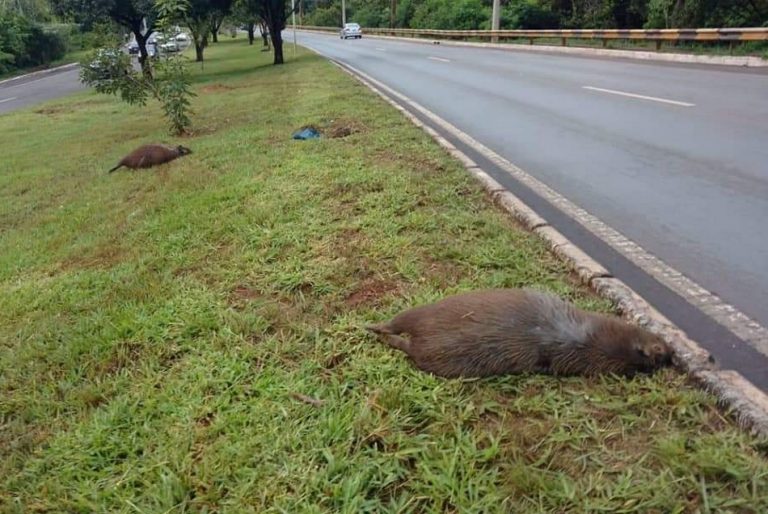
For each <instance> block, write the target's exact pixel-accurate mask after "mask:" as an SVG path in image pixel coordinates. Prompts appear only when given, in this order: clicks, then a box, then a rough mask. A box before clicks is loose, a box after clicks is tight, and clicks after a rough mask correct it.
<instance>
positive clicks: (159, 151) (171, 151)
mask: <svg viewBox="0 0 768 514" xmlns="http://www.w3.org/2000/svg"><path fill="white" fill-rule="evenodd" d="M190 153H192V150H190V149H189V148H187V147H185V146H181V145H179V146H169V145H160V144H149V145H143V146H140V147H138V148H137V149H135V150H134V151H132V152H131V153H129V154H128V155H126V156H125V157H123V158H122V159H121V160H120V162H119V163H117V166H115V167H114V168H112V169H111V170H109V173H112V172H113V171H115V170H116V169H118V168H120V167H121V166H125V167H126V168H130V169H132V170H135V169H137V168H151V167H152V166H157V165H159V164H164V163H166V162H170V161H172V160H174V159H176V158H178V157H181V156H182V155H188V154H190Z"/></svg>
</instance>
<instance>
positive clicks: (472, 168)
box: [317, 52, 768, 437]
mask: <svg viewBox="0 0 768 514" xmlns="http://www.w3.org/2000/svg"><path fill="white" fill-rule="evenodd" d="M317 53H319V52H317ZM321 55H322V54H321ZM331 62H332V63H333V64H335V65H336V66H337V67H339V68H340V69H341V70H343V71H344V72H346V73H347V74H349V75H351V76H352V77H353V78H355V79H356V80H357V81H359V82H361V83H362V84H364V85H365V86H366V87H368V88H369V89H371V90H372V91H373V92H374V93H376V94H377V95H379V96H380V97H381V98H382V99H383V100H384V101H385V102H387V103H388V104H390V105H391V106H392V107H394V108H395V109H396V110H398V111H400V112H401V113H402V114H403V115H404V116H405V117H406V118H408V119H409V120H410V121H411V122H412V123H413V124H414V125H416V126H417V127H419V128H421V129H422V130H424V131H425V132H426V133H427V134H429V135H430V136H431V137H433V138H434V139H435V141H437V143H438V144H440V146H442V147H443V148H445V149H446V150H447V151H448V152H449V153H450V154H451V155H452V156H454V157H456V158H457V159H458V160H459V161H460V162H461V163H462V164H463V166H464V167H465V169H466V170H467V172H469V173H470V174H471V175H472V176H473V177H475V178H476V179H477V180H478V182H480V184H482V186H483V188H484V189H485V191H486V193H487V194H488V195H489V196H490V198H491V199H492V200H494V202H495V203H496V205H498V206H499V207H501V208H502V209H503V210H504V211H505V212H507V213H508V214H510V215H511V216H512V217H513V218H515V219H516V220H518V221H519V222H520V223H521V224H522V225H523V226H525V227H526V228H528V229H529V230H530V231H532V232H533V233H534V234H536V235H537V236H538V237H540V238H542V239H543V240H544V241H545V242H546V243H547V244H548V245H549V247H550V249H551V250H552V252H553V253H554V254H555V255H557V256H558V257H559V258H561V259H563V260H564V261H565V262H566V264H567V265H568V266H569V268H570V269H572V270H573V271H574V272H575V273H576V274H577V275H578V276H579V278H580V280H581V281H582V283H584V284H585V285H587V286H589V287H590V288H591V289H593V290H594V291H595V292H596V293H597V294H598V295H599V296H601V297H603V298H606V299H608V300H610V301H611V302H612V303H613V304H614V305H615V306H616V307H617V308H618V310H619V311H620V312H621V314H622V315H623V316H624V317H625V318H626V319H628V320H629V321H631V322H633V323H636V324H638V325H640V326H644V327H646V328H647V329H648V330H650V331H651V332H654V333H656V334H658V335H660V336H661V337H662V338H663V339H664V340H665V341H666V342H667V343H668V344H669V345H670V346H671V347H672V349H673V351H674V363H675V365H676V366H677V367H678V368H680V369H681V370H683V371H684V372H686V373H687V374H688V376H689V377H691V378H692V379H693V380H694V381H695V382H696V383H697V384H698V385H699V386H700V387H702V388H703V389H705V390H707V391H709V392H710V393H711V394H714V395H715V397H716V398H717V400H718V403H719V404H720V406H721V407H724V408H725V409H726V410H729V411H730V412H731V413H732V415H733V417H734V419H735V420H736V422H737V423H738V425H739V426H740V427H741V428H743V429H746V430H748V431H749V432H750V433H752V434H753V435H759V436H763V437H768V395H766V394H765V393H763V392H762V391H761V390H759V389H757V388H756V387H755V386H754V385H752V384H751V383H750V382H749V381H747V380H746V379H745V378H744V377H743V376H742V375H741V374H739V373H738V372H736V371H733V370H722V369H718V368H717V366H716V365H715V363H714V362H713V359H712V358H711V356H710V354H709V352H707V351H706V350H704V349H703V348H701V346H699V345H698V344H697V343H696V342H695V341H693V340H691V339H689V338H688V337H687V335H686V334H685V333H684V332H683V331H682V330H680V329H679V328H678V327H677V326H675V325H674V324H673V323H672V322H671V321H670V320H668V319H667V318H666V317H665V316H664V315H662V314H661V313H660V312H658V311H657V310H656V309H654V308H653V307H652V306H651V305H650V304H648V302H646V301H645V300H644V299H643V298H642V297H641V296H640V295H638V294H637V293H636V292H635V291H633V290H632V289H631V288H630V287H629V286H627V285H626V284H625V283H624V282H622V281H621V280H619V279H617V278H615V277H612V276H611V275H610V273H609V272H608V271H607V270H606V269H605V268H604V267H603V266H601V265H600V264H599V263H597V262H596V261H594V260H593V259H592V258H591V257H589V255H588V254H587V253H586V252H584V251H583V250H581V249H580V248H579V247H578V246H576V245H575V244H573V243H572V242H571V241H570V240H569V239H568V238H566V237H565V236H564V235H562V234H561V233H560V232H559V231H557V230H556V229H555V228H554V227H552V226H550V225H549V224H548V223H547V221H546V220H545V219H544V218H542V217H541V216H539V215H538V214H537V213H536V212H535V211H534V210H533V209H531V208H530V207H529V206H528V205H526V204H525V203H524V202H523V201H522V200H520V199H519V198H518V197H516V196H515V195H514V194H513V193H512V192H510V191H507V190H505V189H504V187H503V186H501V184H499V183H498V182H496V181H495V180H494V179H493V178H492V177H491V176H490V175H488V174H487V173H486V172H485V171H483V170H482V169H481V168H480V167H479V166H478V165H477V164H476V163H475V162H474V161H472V159H470V158H469V156H467V155H466V154H464V153H463V152H462V151H461V150H459V149H457V148H456V147H455V146H454V145H453V144H451V143H450V142H449V141H448V140H447V139H445V138H444V137H443V136H441V135H440V134H439V133H437V132H436V131H435V130H434V129H432V128H431V127H429V126H427V125H425V124H424V123H423V122H422V121H421V120H419V119H418V118H417V117H416V116H414V115H413V114H412V113H411V112H409V111H408V110H407V109H405V108H404V107H403V106H401V105H400V104H398V103H397V102H395V101H394V100H393V99H391V98H390V97H389V96H387V94H385V93H384V92H383V91H381V90H380V89H379V88H378V87H377V86H376V85H375V84H373V83H372V82H370V81H368V80H367V79H366V78H364V77H363V76H362V75H359V74H358V72H357V70H354V69H353V68H352V67H348V66H346V65H343V64H341V63H338V62H336V61H334V60H331Z"/></svg>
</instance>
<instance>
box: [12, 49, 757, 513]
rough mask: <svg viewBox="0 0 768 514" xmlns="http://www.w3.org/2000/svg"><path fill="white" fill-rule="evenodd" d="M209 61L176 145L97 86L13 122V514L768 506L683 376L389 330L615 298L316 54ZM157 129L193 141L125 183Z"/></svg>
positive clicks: (251, 53)
mask: <svg viewBox="0 0 768 514" xmlns="http://www.w3.org/2000/svg"><path fill="white" fill-rule="evenodd" d="M288 55H289V56H290V52H289V53H288ZM206 57H207V58H208V60H207V61H206V63H205V67H204V69H202V70H201V69H200V68H196V72H195V80H196V85H195V89H196V91H197V93H198V94H199V96H198V97H197V98H196V99H195V103H194V105H195V110H196V113H197V114H196V117H195V118H194V121H195V133H194V134H193V135H191V136H187V137H184V138H181V139H173V138H169V137H167V136H166V127H165V122H164V120H163V118H162V115H161V112H160V110H159V108H158V107H157V106H156V105H151V106H149V107H148V108H146V109H144V110H140V109H137V108H132V107H128V106H125V105H123V104H121V103H119V102H118V101H117V100H116V99H114V98H110V97H104V96H96V95H94V94H91V93H82V94H78V95H75V96H73V97H71V98H68V99H66V100H64V101H57V102H52V103H47V104H45V105H40V106H37V107H33V108H30V109H27V110H25V111H21V112H16V113H14V114H11V115H6V116H2V117H0V133H2V138H0V152H1V153H2V155H3V166H2V172H0V510H2V511H3V512H106V511H109V512H219V511H221V512H249V511H250V512H291V513H294V512H350V513H353V512H354V513H358V512H498V511H505V510H506V511H511V512H549V511H552V512H565V511H569V512H588V511H595V510H603V511H608V512H635V511H637V512H659V513H662V512H663V513H669V512H697V511H698V512H716V511H718V512H722V511H730V512H765V511H766V510H768V463H767V462H766V460H765V454H766V451H767V448H768V446H766V444H765V443H764V442H761V441H758V440H755V439H753V438H751V437H749V436H747V435H745V434H744V433H742V432H740V431H739V430H737V429H736V427H735V426H734V425H733V423H732V422H730V421H729V420H728V419H727V418H726V417H724V416H723V414H722V413H721V412H720V411H718V409H717V408H716V406H715V401H714V399H713V398H712V397H710V396H708V395H706V394H704V393H702V392H700V391H698V390H696V389H695V388H694V387H692V386H691V385H689V384H688V383H687V382H686V380H685V378H684V377H681V376H679V375H678V374H676V373H674V372H672V371H665V372H663V373H660V374H658V375H656V376H654V377H640V378H637V379H635V380H631V381H627V380H621V379H614V378H602V379H595V380H584V379H580V378H571V379H554V378H551V377H544V376H513V377H504V378H497V379H491V380H474V381H460V380H443V379H438V378H436V377H432V376H429V375H426V374H423V373H421V372H418V371H416V370H415V369H414V368H413V367H412V366H411V365H410V364H409V363H408V362H407V361H406V359H405V357H404V355H403V354H400V353H395V352H393V351H392V350H390V349H388V348H385V347H384V346H382V345H380V344H379V343H376V342H375V341H374V340H373V338H372V337H370V336H369V335H368V334H366V333H365V332H364V331H363V330H361V326H362V325H364V324H365V323H367V322H370V321H373V320H381V319H384V318H386V317H388V316H390V315H392V314H394V313H396V312H398V311H399V310H400V309H402V308H405V307H407V306H411V305H413V304H415V303H420V302H426V301H431V300H435V299H438V298H440V297H442V296H444V295H446V294H451V293H454V292H458V291H460V290H466V289H474V288H480V287H499V286H513V287H514V286H534V287H540V288H545V289H549V290H553V291H556V292H557V293H560V294H562V295H565V296H567V297H569V298H571V299H573V300H574V301H576V302H577V303H578V304H579V305H581V306H583V307H587V308H592V309H599V310H607V309H609V308H610V306H609V305H608V304H607V303H605V302H604V301H601V300H599V299H596V298H595V297H594V296H592V295H591V294H590V293H589V292H588V291H586V290H585V289H583V288H582V287H580V286H579V285H578V284H577V283H576V281H575V280H574V279H573V277H571V276H570V275H569V274H568V273H567V271H566V269H565V268H564V266H563V265H562V264H561V263H560V262H558V261H557V260H556V259H554V258H553V256H552V255H550V254H549V253H548V252H547V250H546V249H545V247H544V245H543V244H542V243H540V242H539V241H538V240H537V239H536V238H534V237H532V236H531V235H529V234H528V233H526V232H525V231H523V230H522V229H521V228H519V227H518V226H517V225H515V224H514V223H513V222H512V221H510V219H509V218H508V217H506V216H505V215H504V214H503V213H501V212H500V211H499V210H498V209H496V208H495V207H493V206H492V205H491V204H490V203H489V202H488V200H487V199H486V197H485V196H484V194H483V193H482V191H481V189H480V187H479V186H478V185H476V184H475V183H474V182H473V180H472V179H471V178H470V177H469V176H468V175H467V174H466V173H465V172H464V171H463V170H462V169H461V167H460V165H459V163H457V162H456V161H454V160H452V159H451V158H449V157H448V156H447V155H446V154H445V153H444V152H443V151H442V150H441V149H440V148H439V147H438V146H437V145H436V144H435V143H434V142H432V141H431V139H429V138H428V136H426V135H425V134H424V133H422V132H421V131H420V130H418V129H417V128H415V127H413V126H412V125H411V124H410V123H409V122H408V121H406V120H405V119H404V118H403V117H402V116H401V115H400V114H398V113H397V112H396V111H394V110H393V109H391V108H390V107H388V106H387V105H386V104H385V103H384V102H383V101H382V100H381V99H379V98H378V97H376V96H375V95H373V94H372V93H371V92H369V91H368V90H367V89H365V88H364V87H363V86H361V85H359V84H358V83H356V82H355V81H354V80H353V79H351V78H350V77H349V76H347V75H345V74H344V73H342V72H340V71H338V70H337V69H336V68H334V67H333V66H332V65H330V64H329V63H327V62H325V61H324V60H323V59H322V58H320V57H317V56H315V55H314V54H311V53H309V52H307V51H300V52H299V53H298V55H297V58H296V59H293V60H290V62H289V63H288V64H286V65H284V66H281V67H273V66H271V65H269V61H270V55H268V54H265V53H260V52H259V51H258V47H257V46H256V47H249V46H248V45H247V43H245V42H244V41H243V40H235V41H227V42H222V43H219V44H216V45H213V46H211V47H210V48H209V49H208V50H207V51H206ZM307 124H313V125H315V126H317V127H319V128H320V129H321V130H323V131H324V133H325V137H323V138H321V139H317V140H308V141H294V140H291V138H290V136H291V133H292V132H293V131H294V130H295V129H297V128H299V127H301V126H303V125H307ZM332 136H336V137H332ZM149 141H166V142H174V143H175V142H180V143H181V144H184V145H186V146H189V147H191V148H192V150H193V151H194V153H193V154H192V155H189V156H186V157H182V158H181V159H178V160H177V161H175V162H173V163H171V164H169V165H167V166H164V167H162V168H158V169H156V170H150V171H139V172H131V171H127V170H120V171H118V172H116V173H113V174H110V175H107V174H106V170H107V169H109V168H111V167H112V166H113V165H114V163H115V162H116V161H117V160H118V159H119V158H120V157H122V155H123V154H125V153H127V152H128V151H130V150H131V149H133V148H134V147H135V146H137V145H139V144H141V143H145V142H149Z"/></svg>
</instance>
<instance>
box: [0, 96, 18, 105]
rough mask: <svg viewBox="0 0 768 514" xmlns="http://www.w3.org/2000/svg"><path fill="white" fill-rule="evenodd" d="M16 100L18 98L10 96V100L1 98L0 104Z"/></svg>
mask: <svg viewBox="0 0 768 514" xmlns="http://www.w3.org/2000/svg"><path fill="white" fill-rule="evenodd" d="M16 98H18V97H16V96H12V97H10V98H3V99H2V100H0V104H1V103H4V102H10V101H11V100H16Z"/></svg>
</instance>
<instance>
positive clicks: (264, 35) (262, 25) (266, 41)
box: [259, 22, 269, 49]
mask: <svg viewBox="0 0 768 514" xmlns="http://www.w3.org/2000/svg"><path fill="white" fill-rule="evenodd" d="M259 31H260V32H261V41H262V42H263V43H264V45H263V46H264V48H266V49H269V34H268V33H267V24H266V23H265V22H261V23H260V24H259Z"/></svg>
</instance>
